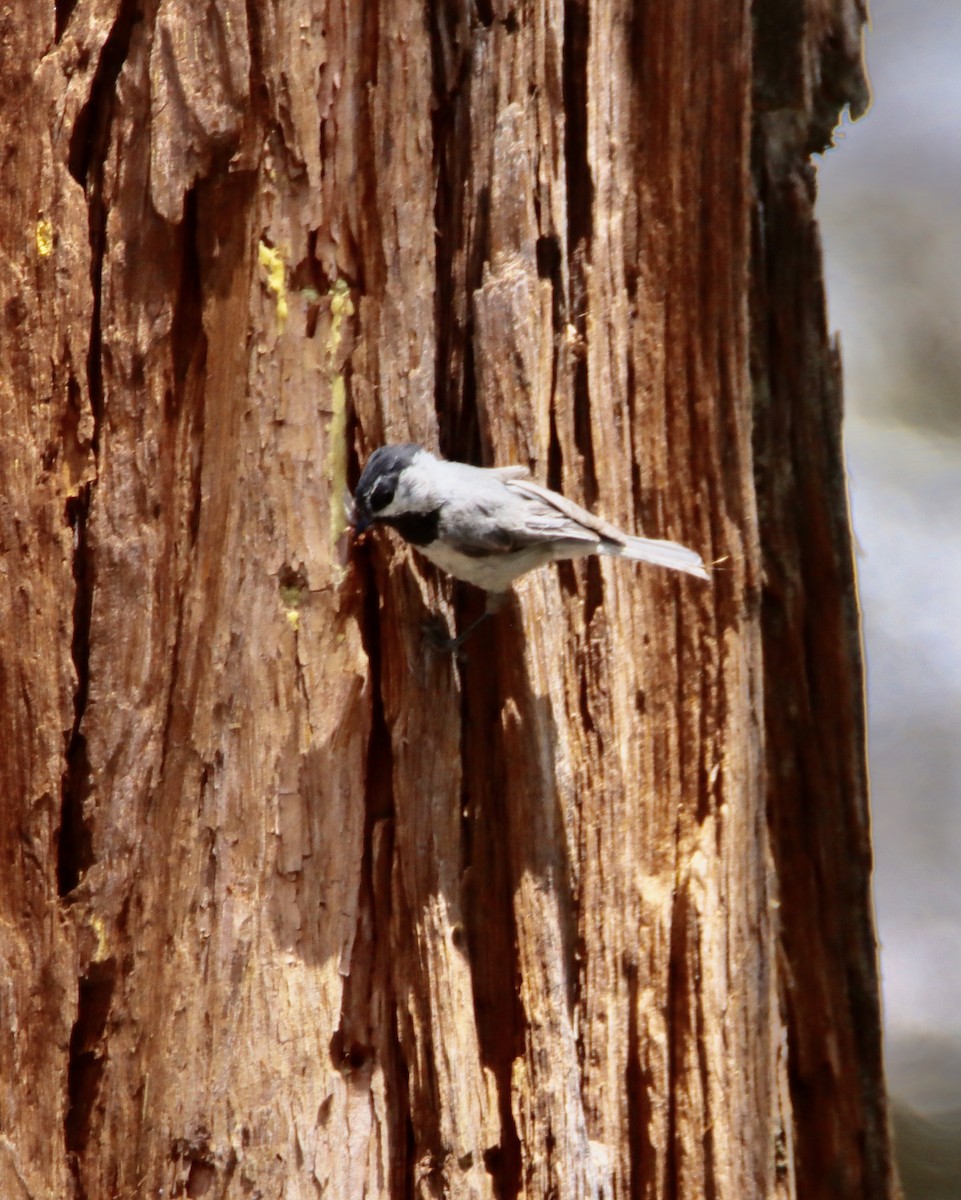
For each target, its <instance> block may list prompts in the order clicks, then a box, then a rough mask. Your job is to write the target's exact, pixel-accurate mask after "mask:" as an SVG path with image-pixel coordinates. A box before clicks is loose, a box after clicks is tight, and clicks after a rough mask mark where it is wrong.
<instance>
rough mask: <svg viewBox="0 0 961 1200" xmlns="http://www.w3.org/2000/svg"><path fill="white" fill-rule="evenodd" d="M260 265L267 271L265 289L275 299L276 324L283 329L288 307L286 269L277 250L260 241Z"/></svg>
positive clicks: (258, 253)
mask: <svg viewBox="0 0 961 1200" xmlns="http://www.w3.org/2000/svg"><path fill="white" fill-rule="evenodd" d="M257 257H258V258H259V259H260V265H261V266H262V267H263V268H264V270H265V271H266V273H267V290H268V291H269V292H271V293H272V294H273V295H274V297H275V298H276V301H277V324H278V326H279V327H280V328H281V329H283V327H284V322H285V321H286V320H287V314H288V313H289V311H290V309H289V306H288V304H287V269H286V267H285V266H284V260H283V259H282V258H281V256H280V254H279V252H278V251H277V250H275V249H274V248H273V246H268V245H267V243H266V242H264V241H261V243H260V246H259V248H258V250H257Z"/></svg>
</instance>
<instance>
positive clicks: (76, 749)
mask: <svg viewBox="0 0 961 1200" xmlns="http://www.w3.org/2000/svg"><path fill="white" fill-rule="evenodd" d="M139 19H140V7H139V3H137V0H129V2H127V3H124V4H122V5H121V8H120V11H119V13H118V16H117V19H116V21H115V22H114V25H113V27H112V29H111V31H110V33H109V34H108V36H107V38H106V41H105V42H104V45H103V49H102V50H101V52H100V59H99V62H98V64H97V69H96V71H95V73H94V78H93V82H92V84H91V87H90V96H89V98H88V100H87V102H86V104H85V105H84V106H83V107H82V108H81V110H80V112H79V114H78V117H77V121H76V124H75V125H74V128H73V132H72V134H71V137H70V148H69V155H68V167H69V170H70V173H71V174H72V175H73V177H74V178H75V179H76V180H77V181H78V182H79V183H81V184H82V185H83V187H84V190H85V193H86V197H87V219H88V237H89V240H90V288H91V293H92V297H93V303H92V306H91V308H92V311H91V318H90V341H89V345H88V348H87V391H88V395H89V397H90V410H91V415H92V417H93V432H92V435H91V439H90V448H91V450H92V451H93V454H94V457H95V458H96V455H97V453H98V450H99V445H100V429H101V425H102V421H103V368H102V362H101V353H102V332H101V291H102V275H103V258H104V251H105V246H106V236H107V212H106V207H105V205H104V202H103V171H104V163H105V160H106V156H107V151H108V147H109V143H110V130H111V122H112V119H113V102H114V92H115V88H116V84H117V80H118V78H119V77H120V72H121V70H122V68H123V64H124V62H125V61H126V57H127V51H128V49H129V45H130V38H131V36H132V33H133V28H134V25H135V24H136V22H137V21H138V20H139ZM94 486H95V482H91V483H87V484H85V485H84V486H83V487H82V488H81V490H80V492H79V493H78V495H77V496H76V497H71V498H70V499H69V500H68V501H67V504H66V509H65V513H64V520H65V521H66V523H67V524H68V525H70V527H71V528H72V529H73V535H74V552H73V578H74V583H75V589H76V590H75V592H74V603H73V638H72V643H71V654H72V657H73V665H74V671H75V674H76V688H75V691H74V721H73V729H72V731H71V735H70V740H69V742H68V745H67V749H66V769H65V771H64V775H63V780H62V785H61V809H60V828H59V831H58V836H57V885H58V889H59V892H60V895H61V896H66V895H68V894H69V893H70V892H71V891H72V890H73V889H74V888H75V887H76V886H77V884H78V883H79V882H80V879H81V877H82V875H83V873H84V871H86V870H87V869H88V868H89V867H90V865H91V864H92V862H93V844H92V836H91V831H90V828H89V825H88V824H87V821H86V818H85V816H84V801H85V800H86V797H87V794H88V791H89V786H90V784H89V775H90V767H89V763H88V761H87V743H86V738H85V737H84V735H83V734H82V732H81V726H82V722H83V716H84V712H85V710H86V707H87V697H88V694H89V657H90V620H91V614H92V610H93V589H94V566H93V561H92V555H91V551H90V546H89V538H88V531H87V525H88V521H89V517H90V509H91V504H92V500H93V489H94Z"/></svg>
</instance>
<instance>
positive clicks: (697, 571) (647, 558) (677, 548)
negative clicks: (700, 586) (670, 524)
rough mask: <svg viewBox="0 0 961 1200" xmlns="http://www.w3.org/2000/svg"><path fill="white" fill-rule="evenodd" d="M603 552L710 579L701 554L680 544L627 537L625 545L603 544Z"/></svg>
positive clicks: (655, 539) (654, 539)
mask: <svg viewBox="0 0 961 1200" xmlns="http://www.w3.org/2000/svg"><path fill="white" fill-rule="evenodd" d="M601 552H602V553H603V554H614V555H617V556H618V557H619V558H633V559H636V560H637V562H648V563H654V565H655V566H658V567H669V568H670V569H671V570H672V571H685V572H686V573H687V574H688V575H696V576H697V577H698V579H707V578H709V576H708V573H707V569H706V568H705V566H704V562H703V560H702V558H701V556H700V554H698V553H697V551H696V550H690V549H688V547H687V546H682V545H681V544H680V542H667V541H661V540H660V539H658V538H643V537H627V538H625V540H624V544H623V545H620V544H619V543H616V542H604V543H602V546H601Z"/></svg>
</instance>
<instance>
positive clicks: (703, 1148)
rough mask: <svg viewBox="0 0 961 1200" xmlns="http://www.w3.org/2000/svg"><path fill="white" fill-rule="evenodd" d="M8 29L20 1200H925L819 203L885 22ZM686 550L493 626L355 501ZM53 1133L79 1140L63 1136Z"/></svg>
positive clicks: (82, 23) (373, 14) (72, 2)
mask: <svg viewBox="0 0 961 1200" xmlns="http://www.w3.org/2000/svg"><path fill="white" fill-rule="evenodd" d="M15 9H16V11H15V12H8V13H7V15H6V17H5V18H4V20H3V25H2V38H3V46H4V61H3V70H2V73H0V95H2V112H3V114H4V125H5V136H4V146H5V159H4V172H5V182H4V192H3V199H2V207H0V230H2V233H3V239H4V246H5V254H6V262H7V269H6V271H5V272H4V275H3V282H2V285H0V286H2V289H3V304H4V307H3V314H4V337H3V339H2V344H0V356H2V372H0V387H2V403H3V415H4V420H3V428H2V435H0V463H2V469H3V495H4V502H3V506H2V508H0V539H2V554H3V558H2V568H3V570H2V576H0V589H2V591H0V595H2V598H3V599H2V603H3V613H2V616H3V619H2V628H0V639H2V641H0V684H2V712H0V719H2V731H0V736H2V744H3V748H4V751H3V755H2V758H0V778H2V786H3V796H4V803H3V806H2V819H0V837H2V846H3V852H4V855H5V861H6V862H7V864H8V868H7V876H6V879H7V883H6V886H5V888H4V889H3V894H2V897H0V905H2V909H0V913H2V919H0V952H2V955H3V962H4V975H3V979H4V983H3V991H2V1000H0V1071H2V1091H0V1193H2V1195H3V1196H10V1197H16V1196H23V1197H32V1198H39V1197H63V1196H69V1195H74V1196H76V1197H78V1198H86V1200H98V1198H100V1197H104V1198H106V1197H124V1198H126V1197H135V1196H144V1197H146V1196H159V1195H164V1196H171V1195H187V1196H223V1197H235V1196H236V1197H246V1196H263V1197H286V1198H297V1197H316V1196H318V1195H325V1196H333V1197H338V1198H341V1197H343V1198H347V1197H361V1196H370V1197H374V1196H385V1197H386V1196H390V1197H401V1196H408V1195H411V1196H413V1195H416V1196H420V1197H430V1196H437V1197H440V1196H444V1197H448V1196H449V1197H491V1198H493V1197H505V1198H506V1197H514V1196H524V1197H528V1198H530V1200H542V1198H546V1197H552V1196H553V1197H557V1198H559V1200H566V1198H568V1197H571V1198H576V1197H596V1198H598V1200H600V1198H601V1197H604V1198H605V1200H609V1198H611V1197H617V1198H620V1197H623V1198H627V1197H631V1198H637V1197H645V1198H649V1200H655V1198H656V1200H686V1198H690V1200H695V1198H701V1197H716V1198H718V1200H721V1198H731V1200H744V1198H747V1197H754V1196H766V1197H783V1198H788V1197H795V1196H798V1197H804V1198H805V1200H810V1198H811V1197H817V1196H825V1197H827V1196H831V1197H835V1196H845V1197H865V1198H870V1200H883V1198H884V1197H889V1196H893V1195H894V1194H895V1186H894V1184H893V1182H892V1173H891V1163H890V1148H889V1142H888V1132H887V1118H886V1110H885V1101H884V1094H883V1073H882V1067H881V1060H880V1025H879V1007H878V985H877V971H876V962H875V945H874V933H873V926H872V918H871V909H870V892H869V874H870V844H869V836H868V817H867V798H866V790H867V789H866V780H865V769H864V742H863V698H862V693H861V675H860V672H861V664H860V651H859V645H858V625H857V609H856V599H855V591H854V580H853V569H852V563H851V546H850V534H849V530H848V526H847V509H846V500H845V493H844V482H843V467H842V459H841V451H840V445H839V436H840V434H839V429H840V383H839V369H838V364H837V355H836V351H835V349H834V347H833V346H832V345H831V342H830V340H829V337H828V335H827V331H826V328H825V324H824V312H823V294H822V284H821V277H820V261H819V248H818V244H817V235H816V229H815V227H814V224H813V219H812V215H811V212H812V204H813V192H814V187H813V177H812V173H811V168H810V166H809V163H808V156H809V154H810V153H811V152H812V150H817V149H819V148H821V147H823V146H824V145H825V143H826V142H827V140H828V139H829V137H830V131H831V128H832V126H833V123H834V121H835V120H836V118H837V115H838V112H839V110H840V108H841V107H842V106H843V105H845V104H851V105H852V107H854V108H855V109H858V108H859V107H861V106H862V105H863V101H864V93H865V85H864V81H863V78H862V75H861V68H860V57H859V38H860V26H861V22H862V20H863V16H864V13H863V9H862V8H861V6H860V3H859V0H798V2H796V3H785V2H784V0H756V3H755V5H754V11H753V13H752V11H751V10H750V8H749V7H748V6H747V5H746V4H741V5H732V4H730V3H728V2H726V0H710V2H708V3H701V4H694V3H692V2H691V0H683V2H680V3H674V4H663V3H655V2H652V0H635V3H627V2H624V0H612V2H610V3H607V2H604V3H602V2H599V0H566V2H565V3H561V2H560V0H553V2H552V0H531V2H530V3H526V4H523V5H518V6H516V7H513V8H511V7H509V6H508V5H506V4H505V3H503V0H483V2H482V0H477V3H476V4H475V5H463V4H457V3H452V4H447V5H430V6H426V8H425V6H423V5H416V4H412V3H410V2H409V0H392V2H389V3H380V2H379V0H366V2H365V3H362V4H356V5H346V4H345V5H340V6H338V5H329V6H324V5H321V4H319V3H318V4H316V5H315V6H314V7H313V8H312V7H311V6H310V4H309V3H308V2H307V0H290V3H288V4H271V3H268V2H266V0H246V3H241V0H207V2H206V3H205V4H204V5H195V4H191V3H188V2H187V0H58V3H57V5H56V12H54V11H53V10H52V6H37V5H34V4H32V3H27V0H21V2H20V3H19V4H18V5H16V6H15ZM401 440H418V441H422V442H424V443H426V444H428V445H430V446H431V447H434V448H438V447H439V448H440V449H441V450H442V451H443V452H444V453H446V454H448V455H450V456H452V457H458V458H466V459H472V460H474V461H482V462H498V463H507V462H514V461H518V462H523V463H525V464H530V465H531V467H532V469H533V471H534V473H535V476H536V477H538V478H539V479H541V480H544V481H546V482H547V483H548V484H549V485H550V486H552V487H556V488H559V489H561V490H563V491H564V492H565V494H567V495H569V496H570V497H572V498H573V499H575V500H578V501H580V502H584V503H587V504H589V505H590V506H592V507H593V508H595V509H596V510H597V511H599V512H602V513H603V514H604V515H605V516H607V517H608V518H609V519H611V520H613V521H615V522H617V523H619V524H621V525H622V526H625V527H627V528H630V529H639V530H643V532H645V533H646V534H649V535H652V536H664V537H671V538H675V539H677V540H680V541H683V542H685V543H687V544H689V545H692V546H694V547H696V548H697V549H698V550H699V551H701V552H702V553H703V555H704V557H705V558H706V559H709V560H713V561H715V562H716V564H717V566H716V570H715V571H714V573H713V576H712V582H711V584H710V585H709V586H706V585H703V584H701V583H699V582H698V581H696V580H691V579H688V578H677V577H674V576H673V575H670V574H668V573H665V572H659V571H657V570H656V569H645V568H644V567H636V566H634V565H632V564H627V563H622V562H616V561H614V562H612V561H609V560H604V561H603V562H600V561H594V560H592V561H590V562H586V563H582V564H578V565H576V566H570V565H566V566H561V567H560V568H558V569H550V570H547V571H543V572H540V573H538V574H536V575H532V576H528V577H526V578H525V579H524V580H523V581H522V582H521V583H520V584H519V585H518V586H517V588H516V598H515V599H514V600H513V601H512V603H511V606H510V607H509V609H508V610H507V611H506V612H505V613H503V614H502V615H501V616H499V617H498V618H497V619H496V621H495V622H494V623H491V624H490V625H488V627H486V628H485V630H484V632H483V633H478V634H477V635H476V639H475V640H474V641H473V643H469V644H468V646H469V652H468V657H467V661H466V662H465V663H463V664H460V663H456V662H454V661H451V660H449V659H446V658H443V657H440V656H438V655H436V654H435V653H434V652H432V651H431V650H430V648H429V647H427V646H426V645H425V643H424V640H423V637H422V631H421V626H422V623H423V621H424V620H425V619H426V618H427V616H428V615H429V614H430V613H435V612H440V613H441V614H442V615H443V617H444V618H445V619H446V620H447V622H448V623H450V624H453V622H454V620H455V616H458V617H459V619H460V620H461V622H463V621H464V620H466V619H467V618H468V617H469V616H470V615H471V614H472V613H473V612H475V611H476V610H477V604H478V599H477V597H476V596H471V595H468V594H466V591H465V593H464V594H463V595H462V594H461V593H460V592H459V591H456V592H455V591H453V590H452V588H451V586H450V584H449V583H448V582H447V581H446V580H444V579H442V578H441V577H439V576H438V575H437V574H436V573H435V572H434V571H433V570H432V569H431V568H429V567H428V566H426V565H425V563H424V562H423V560H421V559H419V558H418V557H417V556H416V555H415V554H412V553H411V552H410V551H409V550H408V549H407V548H406V547H405V546H403V545H402V544H401V543H399V542H398V541H397V540H394V539H392V537H391V536H389V535H384V536H378V537H376V538H374V539H371V540H370V541H369V542H368V543H367V544H366V545H365V546H364V547H361V548H356V549H354V550H351V549H349V547H348V545H347V539H346V537H345V519H344V509H343V495H344V492H345V489H346V488H348V487H349V486H350V485H351V484H352V483H353V482H355V480H356V476H357V471H358V466H359V463H360V462H361V461H362V460H363V458H364V457H365V456H366V455H367V453H369V451H370V450H371V449H372V448H374V447H375V446H377V445H379V444H381V443H383V442H391V441H401ZM51 1131H53V1132H51Z"/></svg>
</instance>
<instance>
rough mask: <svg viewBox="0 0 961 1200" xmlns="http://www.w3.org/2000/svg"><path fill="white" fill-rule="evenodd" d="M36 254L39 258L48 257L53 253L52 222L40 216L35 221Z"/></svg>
mask: <svg viewBox="0 0 961 1200" xmlns="http://www.w3.org/2000/svg"><path fill="white" fill-rule="evenodd" d="M35 236H36V239H37V254H39V255H40V257H41V258H49V257H50V255H51V254H53V222H52V221H50V220H48V219H47V218H46V217H41V218H40V220H39V221H38V222H37V231H36V235H35Z"/></svg>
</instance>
